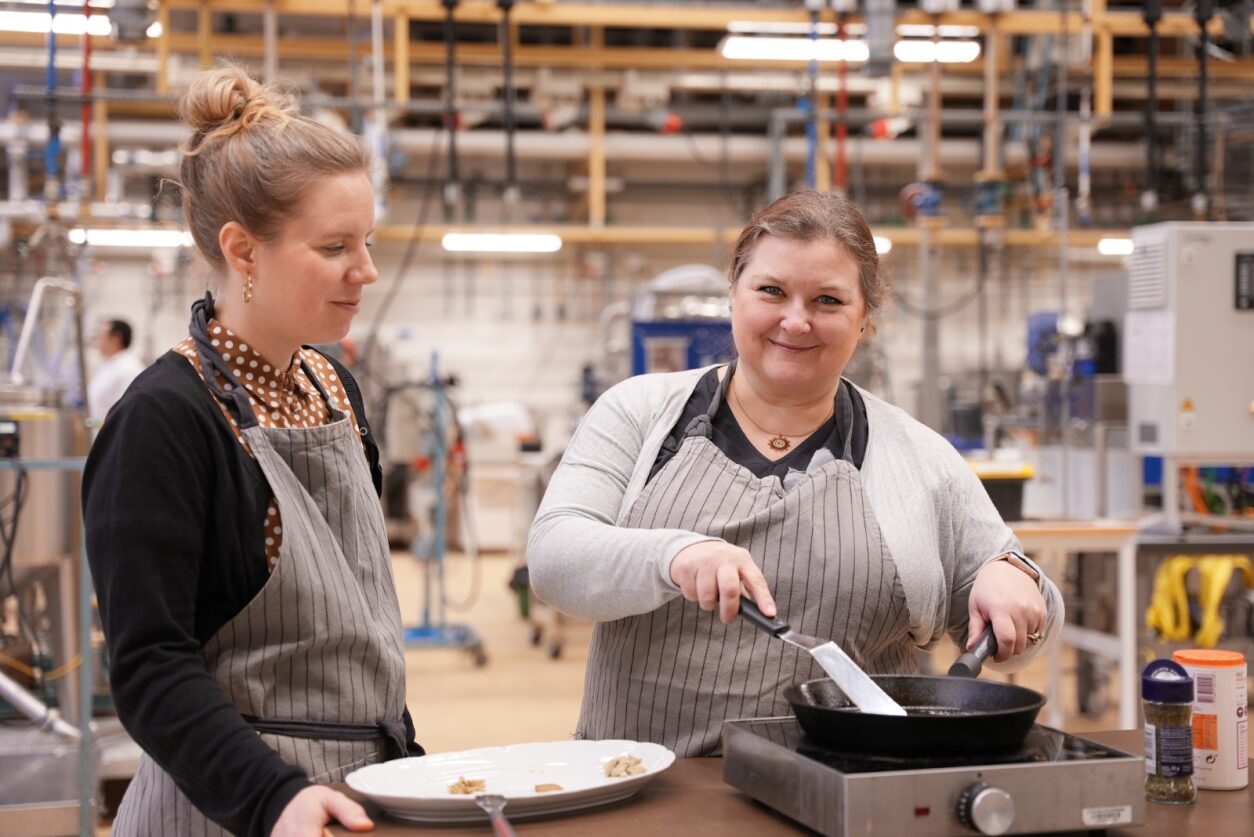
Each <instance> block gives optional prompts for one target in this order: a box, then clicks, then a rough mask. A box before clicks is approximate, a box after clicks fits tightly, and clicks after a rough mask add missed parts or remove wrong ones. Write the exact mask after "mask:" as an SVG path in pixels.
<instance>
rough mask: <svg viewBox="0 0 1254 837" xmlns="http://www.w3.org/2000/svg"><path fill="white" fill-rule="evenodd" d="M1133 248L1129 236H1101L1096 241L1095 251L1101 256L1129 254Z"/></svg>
mask: <svg viewBox="0 0 1254 837" xmlns="http://www.w3.org/2000/svg"><path fill="white" fill-rule="evenodd" d="M1133 249H1134V248H1133V246H1132V239H1130V238H1103V239H1102V240H1100V241H1098V242H1097V252H1099V253H1101V254H1102V255H1103V256H1131V255H1132V251H1133Z"/></svg>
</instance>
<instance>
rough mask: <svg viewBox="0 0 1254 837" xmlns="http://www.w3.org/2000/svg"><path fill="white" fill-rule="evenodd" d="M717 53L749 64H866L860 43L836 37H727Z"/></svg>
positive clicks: (866, 55)
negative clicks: (799, 62) (796, 62)
mask: <svg viewBox="0 0 1254 837" xmlns="http://www.w3.org/2000/svg"><path fill="white" fill-rule="evenodd" d="M720 52H721V53H722V55H723V57H724V58H727V59H732V60H750V61H814V60H818V61H854V62H857V61H866V60H867V57H868V55H869V54H870V53H869V52H868V51H867V46H866V43H865V42H863V41H842V40H839V39H837V38H818V39H817V40H812V39H810V38H775V37H767V38H748V37H745V36H743V35H728V36H727V37H726V38H724V39H723V43H722V46H721V47H720Z"/></svg>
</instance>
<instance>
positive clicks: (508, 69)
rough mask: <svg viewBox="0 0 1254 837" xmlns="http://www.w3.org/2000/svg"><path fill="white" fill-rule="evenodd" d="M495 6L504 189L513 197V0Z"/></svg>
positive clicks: (500, 2)
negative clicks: (501, 84) (501, 82)
mask: <svg viewBox="0 0 1254 837" xmlns="http://www.w3.org/2000/svg"><path fill="white" fill-rule="evenodd" d="M496 5H497V7H498V8H500V10H501V58H502V66H501V71H502V73H503V74H504V88H503V89H502V90H501V96H502V99H503V104H504V106H505V107H504V117H505V189H506V194H507V195H510V196H513V192H514V190H515V189H516V188H517V181H518V174H517V169H516V167H515V162H514V96H515V93H514V57H513V43H512V41H513V39H512V38H511V37H510V28H509V13H510V10H511V9H513V8H514V0H496Z"/></svg>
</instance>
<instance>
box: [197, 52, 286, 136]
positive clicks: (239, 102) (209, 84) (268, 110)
mask: <svg viewBox="0 0 1254 837" xmlns="http://www.w3.org/2000/svg"><path fill="white" fill-rule="evenodd" d="M294 109H295V108H294V105H293V103H292V101H291V99H290V98H288V97H286V96H282V95H279V94H276V93H275V92H274V91H273V90H272V89H270V88H268V87H266V86H264V85H262V84H260V83H258V82H256V81H254V80H253V79H252V78H250V77H249V75H248V73H246V72H244V70H242V69H241V68H239V67H236V66H234V65H230V64H228V65H225V66H222V67H219V68H217V69H215V70H210V71H208V72H205V73H201V74H200V75H199V76H197V77H196V79H195V80H194V81H193V82H192V83H191V85H190V86H189V87H188V88H187V92H186V93H184V94H183V98H182V99H181V100H180V102H179V118H180V119H182V120H183V122H184V123H186V124H187V126H188V127H189V128H191V129H192V138H191V140H190V141H189V142H188V143H187V147H186V148H185V149H184V153H195V152H196V151H197V150H199V148H200V147H201V146H202V145H203V144H204V141H205V140H207V139H209V138H211V137H214V138H225V137H228V136H230V135H232V134H234V133H236V132H237V131H241V130H245V129H247V128H248V127H249V126H251V125H254V124H256V123H257V122H260V121H262V120H265V119H278V120H280V121H287V119H288V117H289V116H290V114H291V113H292V112H293V111H294Z"/></svg>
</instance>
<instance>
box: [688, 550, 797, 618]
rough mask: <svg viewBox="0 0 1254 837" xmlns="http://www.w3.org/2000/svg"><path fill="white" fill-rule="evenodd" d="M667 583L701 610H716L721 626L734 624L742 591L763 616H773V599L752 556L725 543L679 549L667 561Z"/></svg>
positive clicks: (746, 551)
mask: <svg viewBox="0 0 1254 837" xmlns="http://www.w3.org/2000/svg"><path fill="white" fill-rule="evenodd" d="M671 580H672V581H674V582H675V584H676V585H678V587H679V589H680V590H681V591H682V592H683V594H684V598H685V599H687V600H688V601H690V602H696V603H697V604H699V605H701V609H702V610H713V609H714V608H715V607H717V608H718V618H719V619H720V620H722V622H723V623H724V624H727V625H730V624H731V623H732V622H734V621H736V615H737V614H738V613H739V612H740V592H741V589H742V588H743V589H744V591H745V592H746V593H748V594H749V597H750V598H752V599H753V601H754V602H755V603H756V604H757V606H758V607H759V608H760V609H761V610H762V612H763V613H764V614H766V615H767V616H770V617H774V616H775V599H774V598H772V597H771V591H770V588H768V587H767V586H766V577H765V576H763V575H762V571H761V570H760V569H758V565H757V564H755V563H754V561H753V556H752V555H750V554H749V550H747V549H743V548H741V547H739V546H732V545H731V544H729V543H727V542H726V541H702V542H701V543H694V544H693V545H692V546H688V547H684V548H683V549H681V550H680V551H679V554H677V555H676V556H675V557H674V558H673V559H672V560H671Z"/></svg>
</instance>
